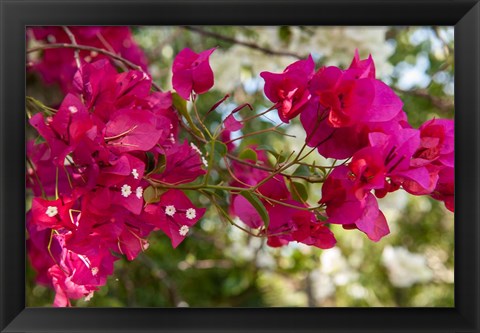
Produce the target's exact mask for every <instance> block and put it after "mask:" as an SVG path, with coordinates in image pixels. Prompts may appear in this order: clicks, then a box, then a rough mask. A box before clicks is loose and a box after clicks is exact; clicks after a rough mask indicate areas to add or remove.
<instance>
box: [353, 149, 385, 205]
mask: <svg viewBox="0 0 480 333" xmlns="http://www.w3.org/2000/svg"><path fill="white" fill-rule="evenodd" d="M384 162H385V161H384V159H383V156H382V150H380V149H378V148H375V147H365V148H363V149H361V150H359V151H358V152H356V153H355V154H354V155H353V157H352V161H351V162H350V163H348V169H349V170H350V173H349V174H348V177H349V178H350V180H352V181H353V188H352V190H353V191H354V193H355V196H356V197H357V198H358V199H360V200H361V199H363V197H364V196H365V193H367V192H370V190H372V189H379V188H382V187H383V186H384V183H385V176H386V173H387V169H386V166H385V164H384Z"/></svg>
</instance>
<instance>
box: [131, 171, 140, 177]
mask: <svg viewBox="0 0 480 333" xmlns="http://www.w3.org/2000/svg"><path fill="white" fill-rule="evenodd" d="M132 175H133V178H135V179H138V176H139V174H138V171H137V169H132Z"/></svg>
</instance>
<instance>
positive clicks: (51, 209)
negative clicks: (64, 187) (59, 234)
mask: <svg viewBox="0 0 480 333" xmlns="http://www.w3.org/2000/svg"><path fill="white" fill-rule="evenodd" d="M45 214H47V215H48V217H54V216H55V215H57V214H58V208H57V207H56V206H48V207H47V211H46V212H45Z"/></svg>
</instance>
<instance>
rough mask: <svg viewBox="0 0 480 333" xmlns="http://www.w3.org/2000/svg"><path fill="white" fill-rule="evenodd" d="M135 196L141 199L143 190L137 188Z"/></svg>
mask: <svg viewBox="0 0 480 333" xmlns="http://www.w3.org/2000/svg"><path fill="white" fill-rule="evenodd" d="M135 195H136V196H137V198H139V199H141V198H142V195H143V188H142V187H141V186H139V187H137V189H136V190H135Z"/></svg>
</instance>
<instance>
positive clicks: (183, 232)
mask: <svg viewBox="0 0 480 333" xmlns="http://www.w3.org/2000/svg"><path fill="white" fill-rule="evenodd" d="M189 230H190V228H189V227H188V226H186V225H182V227H181V228H180V229H179V230H178V233H179V234H180V236H185V235H186V234H188V231H189Z"/></svg>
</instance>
